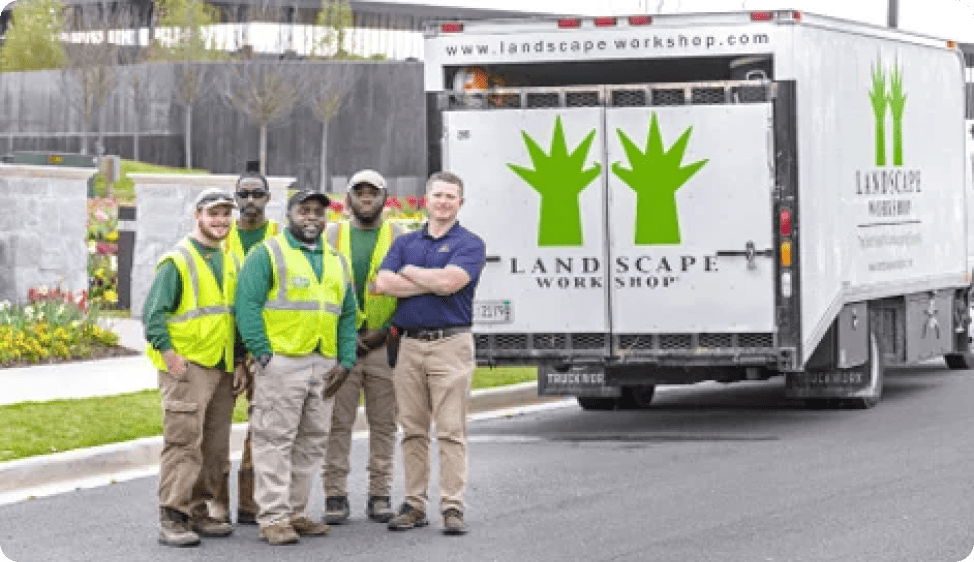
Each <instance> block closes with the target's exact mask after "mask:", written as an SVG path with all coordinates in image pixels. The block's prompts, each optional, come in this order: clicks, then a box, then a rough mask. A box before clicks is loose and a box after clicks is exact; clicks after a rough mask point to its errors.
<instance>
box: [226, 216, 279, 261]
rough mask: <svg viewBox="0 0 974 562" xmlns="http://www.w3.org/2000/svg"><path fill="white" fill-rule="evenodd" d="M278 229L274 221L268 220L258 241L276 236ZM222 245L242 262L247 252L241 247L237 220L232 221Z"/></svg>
mask: <svg viewBox="0 0 974 562" xmlns="http://www.w3.org/2000/svg"><path fill="white" fill-rule="evenodd" d="M279 230H280V229H279V228H278V227H277V223H276V222H274V221H272V220H268V221H267V228H265V229H264V237H263V238H261V239H260V241H261V242H263V241H264V240H268V239H270V238H272V237H274V236H277V233H278V231H279ZM256 245H257V244H254V246H256ZM223 247H224V248H226V249H227V251H228V252H230V253H231V254H233V255H234V256H236V257H237V261H238V262H240V263H243V262H244V259H245V258H246V257H247V253H246V252H244V249H243V241H242V240H241V239H240V229H239V228H238V227H237V221H234V222H233V225H232V226H231V227H230V234H227V237H226V238H225V239H224V240H223ZM251 247H253V246H251Z"/></svg>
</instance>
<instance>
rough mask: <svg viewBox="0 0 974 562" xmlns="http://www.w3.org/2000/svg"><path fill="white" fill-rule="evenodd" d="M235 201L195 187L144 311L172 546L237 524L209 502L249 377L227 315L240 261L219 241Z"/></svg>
mask: <svg viewBox="0 0 974 562" xmlns="http://www.w3.org/2000/svg"><path fill="white" fill-rule="evenodd" d="M234 207H236V204H235V203H234V201H233V196H231V195H230V193H229V192H228V191H226V190H223V189H217V188H211V189H207V190H204V191H203V192H202V193H200V195H199V196H198V197H197V198H196V200H195V202H194V219H195V224H194V229H193V232H192V233H191V234H190V235H189V236H188V237H187V238H185V239H183V240H182V241H181V242H179V243H178V244H177V245H176V247H175V248H174V249H173V250H172V251H170V252H169V253H167V254H166V255H164V256H163V257H162V258H161V259H160V260H159V264H158V266H157V267H156V277H155V279H154V281H153V283H152V286H151V287H150V289H149V294H148V296H147V298H146V302H145V307H144V311H143V321H144V323H145V339H146V341H147V342H148V343H149V345H148V346H147V347H146V354H147V355H148V356H149V359H150V360H151V361H152V363H153V365H155V367H156V368H157V369H158V370H159V388H160V390H161V391H162V407H163V426H164V429H163V446H162V455H161V459H160V467H159V507H160V522H159V542H161V543H162V544H165V545H169V546H195V545H197V544H199V543H200V535H202V536H227V535H229V534H230V533H232V532H233V527H232V526H231V525H230V524H229V523H226V522H224V521H221V520H217V519H214V518H212V517H210V515H209V513H208V511H207V505H206V502H207V501H209V500H212V499H213V497H214V496H215V495H216V494H217V492H218V491H219V488H220V483H221V481H222V478H223V472H224V467H225V466H226V464H227V462H228V460H229V455H230V424H231V418H232V414H233V404H234V397H235V396H236V395H237V394H239V393H240V392H241V391H242V390H243V388H244V386H245V385H246V372H245V370H244V367H243V365H242V359H243V353H244V350H243V347H242V345H241V343H240V339H239V337H237V332H236V330H235V329H234V318H233V304H234V296H235V295H234V291H235V289H236V285H237V271H238V269H239V264H237V263H236V260H234V259H233V257H232V256H229V255H227V254H225V253H224V252H223V250H222V249H221V247H220V241H221V240H223V239H224V238H225V237H226V235H227V232H229V230H230V225H231V223H232V222H233V214H232V213H233V209H234ZM231 372H232V373H233V375H232V376H231V375H230V373H231Z"/></svg>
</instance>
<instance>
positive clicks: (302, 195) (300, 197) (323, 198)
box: [287, 189, 331, 209]
mask: <svg viewBox="0 0 974 562" xmlns="http://www.w3.org/2000/svg"><path fill="white" fill-rule="evenodd" d="M311 199H317V200H318V201H320V202H321V204H322V205H324V206H325V207H327V206H328V205H330V204H331V199H329V198H328V196H327V195H325V194H324V193H322V192H320V191H315V190H312V189H299V190H297V191H295V192H294V195H291V198H290V199H288V200H287V208H288V209H290V208H291V207H293V206H295V205H300V204H301V203H304V202H305V201H309V200H311Z"/></svg>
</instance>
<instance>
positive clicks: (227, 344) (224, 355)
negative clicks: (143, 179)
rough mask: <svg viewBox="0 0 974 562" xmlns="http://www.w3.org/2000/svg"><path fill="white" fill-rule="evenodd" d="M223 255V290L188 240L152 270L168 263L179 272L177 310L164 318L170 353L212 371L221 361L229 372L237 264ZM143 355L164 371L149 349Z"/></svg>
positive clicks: (161, 361)
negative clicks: (173, 352) (179, 290)
mask: <svg viewBox="0 0 974 562" xmlns="http://www.w3.org/2000/svg"><path fill="white" fill-rule="evenodd" d="M221 251H223V258H224V259H223V289H222V290H221V289H220V285H218V284H217V282H216V277H215V276H214V275H213V271H212V270H211V269H210V266H208V265H207V264H206V261H205V260H204V259H203V256H201V255H200V253H199V252H198V251H197V250H196V247H195V246H193V243H192V242H190V239H189V238H184V239H183V240H182V241H180V242H179V244H177V245H176V247H175V248H174V249H173V250H172V251H171V252H169V253H167V254H166V255H164V256H162V258H160V259H159V262H158V264H157V265H156V269H157V270H158V268H159V267H160V266H161V265H162V264H163V263H164V262H165V261H166V260H172V262H173V264H175V266H176V269H177V270H178V271H179V279H180V282H181V283H182V295H181V298H180V301H179V307H178V308H177V309H176V311H175V312H172V313H170V314H168V317H167V318H166V327H167V328H168V329H169V339H170V340H171V341H172V346H173V349H175V350H176V353H178V354H179V355H182V356H183V357H185V358H186V359H187V360H189V361H192V362H193V363H197V364H199V365H202V366H204V367H215V366H216V365H217V363H219V362H220V359H223V368H224V369H225V370H226V371H227V372H232V371H233V344H234V339H235V337H236V330H235V325H234V319H233V302H234V298H235V296H236V292H237V273H238V272H239V270H240V263H239V262H238V261H237V258H236V256H233V255H232V254H230V253H228V252H226V251H225V250H221ZM146 355H147V356H148V357H149V359H150V360H151V361H152V364H153V365H155V367H156V368H157V369H159V370H161V371H165V370H167V368H168V367H167V366H166V360H165V359H163V358H162V354H161V353H159V351H157V350H156V349H155V348H153V347H152V346H147V347H146Z"/></svg>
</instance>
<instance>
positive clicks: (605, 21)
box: [595, 18, 617, 27]
mask: <svg viewBox="0 0 974 562" xmlns="http://www.w3.org/2000/svg"><path fill="white" fill-rule="evenodd" d="M616 23H617V20H616V18H595V27H612V26H613V25H615V24H616Z"/></svg>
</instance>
